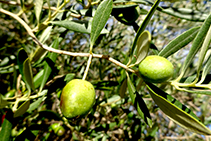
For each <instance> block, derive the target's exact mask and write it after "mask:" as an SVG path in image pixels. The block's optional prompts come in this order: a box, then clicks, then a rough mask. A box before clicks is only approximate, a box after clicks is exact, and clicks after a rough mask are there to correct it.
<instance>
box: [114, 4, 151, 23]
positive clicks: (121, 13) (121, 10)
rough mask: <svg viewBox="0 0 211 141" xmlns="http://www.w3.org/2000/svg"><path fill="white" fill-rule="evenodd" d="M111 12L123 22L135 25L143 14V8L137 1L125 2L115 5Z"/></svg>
mask: <svg viewBox="0 0 211 141" xmlns="http://www.w3.org/2000/svg"><path fill="white" fill-rule="evenodd" d="M147 13H148V12H147ZM147 13H146V14H147ZM111 14H112V15H113V16H114V17H115V18H116V19H117V20H118V21H120V22H121V23H123V24H126V25H133V24H134V22H135V21H136V20H137V18H138V17H139V15H140V14H141V9H140V8H139V6H138V5H137V4H136V3H133V2H131V3H129V2H128V3H126V4H125V3H124V4H121V5H117V6H116V5H115V6H113V10H112V13H111Z"/></svg>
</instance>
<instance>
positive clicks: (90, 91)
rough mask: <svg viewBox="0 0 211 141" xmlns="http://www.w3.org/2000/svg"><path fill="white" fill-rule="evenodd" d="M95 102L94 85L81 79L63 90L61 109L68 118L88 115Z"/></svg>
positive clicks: (71, 82) (73, 81)
mask: <svg viewBox="0 0 211 141" xmlns="http://www.w3.org/2000/svg"><path fill="white" fill-rule="evenodd" d="M94 102H95V89H94V87H93V85H92V84H91V83H90V82H88V81H86V80H81V79H73V80H71V81H70V82H68V83H67V85H66V86H65V87H64V88H63V90H62V94H61V101H60V108H61V111H62V113H63V115H64V116H65V117H66V118H74V117H78V116H79V117H80V116H83V115H85V114H87V113H88V112H89V111H90V110H91V108H92V106H93V105H94Z"/></svg>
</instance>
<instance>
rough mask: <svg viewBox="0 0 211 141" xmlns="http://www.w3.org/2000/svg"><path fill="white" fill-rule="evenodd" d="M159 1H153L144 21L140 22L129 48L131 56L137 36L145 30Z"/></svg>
mask: <svg viewBox="0 0 211 141" xmlns="http://www.w3.org/2000/svg"><path fill="white" fill-rule="evenodd" d="M159 3H160V0H156V1H155V3H154V4H153V6H152V8H151V9H150V11H149V13H148V14H147V16H146V17H145V19H144V21H143V22H142V24H141V26H140V27H139V29H138V31H137V34H136V36H135V39H134V41H133V44H132V48H131V50H130V53H129V55H130V56H131V55H132V54H133V52H134V49H135V47H136V44H137V41H138V38H139V36H140V35H141V33H142V32H143V31H144V30H145V28H146V27H147V25H148V23H149V21H150V19H151V17H152V16H153V15H154V13H155V11H156V8H157V7H158V4H159Z"/></svg>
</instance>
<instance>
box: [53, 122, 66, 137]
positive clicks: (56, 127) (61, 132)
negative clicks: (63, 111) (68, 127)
mask: <svg viewBox="0 0 211 141" xmlns="http://www.w3.org/2000/svg"><path fill="white" fill-rule="evenodd" d="M49 130H53V131H54V133H55V134H56V135H58V136H62V135H64V133H65V129H64V127H63V126H61V125H60V123H53V124H52V125H51V126H50V129H49Z"/></svg>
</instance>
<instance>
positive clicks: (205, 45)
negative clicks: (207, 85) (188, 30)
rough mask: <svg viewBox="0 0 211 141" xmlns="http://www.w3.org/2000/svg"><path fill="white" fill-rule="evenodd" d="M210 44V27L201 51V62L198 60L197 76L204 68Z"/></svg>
mask: <svg viewBox="0 0 211 141" xmlns="http://www.w3.org/2000/svg"><path fill="white" fill-rule="evenodd" d="M210 42H211V26H210V27H209V30H208V32H207V35H206V37H205V39H204V42H203V44H202V47H201V51H200V54H199V60H198V63H197V74H198V75H199V73H200V71H201V67H202V64H203V62H204V58H205V55H206V53H207V50H208V48H209V45H210Z"/></svg>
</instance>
